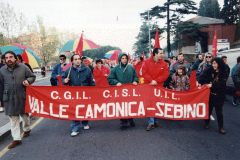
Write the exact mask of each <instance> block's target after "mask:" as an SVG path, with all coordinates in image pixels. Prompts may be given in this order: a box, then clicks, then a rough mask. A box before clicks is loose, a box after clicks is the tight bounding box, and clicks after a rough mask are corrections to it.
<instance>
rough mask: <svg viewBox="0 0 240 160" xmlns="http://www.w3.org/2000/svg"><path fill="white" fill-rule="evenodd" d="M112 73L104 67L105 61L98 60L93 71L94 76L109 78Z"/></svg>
mask: <svg viewBox="0 0 240 160" xmlns="http://www.w3.org/2000/svg"><path fill="white" fill-rule="evenodd" d="M109 73H110V69H109V68H108V67H106V66H104V65H103V61H102V60H101V59H98V60H96V67H95V68H94V70H93V76H94V77H95V76H106V77H107V76H108V75H109Z"/></svg>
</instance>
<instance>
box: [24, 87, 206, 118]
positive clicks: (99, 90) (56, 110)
mask: <svg viewBox="0 0 240 160" xmlns="http://www.w3.org/2000/svg"><path fill="white" fill-rule="evenodd" d="M209 95H210V89H209V88H207V87H206V85H204V86H202V87H201V89H199V90H195V91H187V92H186V91H182V92H181V91H173V90H168V89H165V88H163V87H159V86H152V85H149V84H142V85H137V86H135V85H133V84H123V85H122V86H121V87H117V86H108V87H97V86H81V87H80V86H78V87H77V86H34V85H30V86H28V87H27V93H26V105H25V111H26V113H32V115H33V116H38V117H46V118H52V119H65V120H106V119H122V118H143V117H156V118H164V119H171V120H193V119H208V116H209V113H208V101H209Z"/></svg>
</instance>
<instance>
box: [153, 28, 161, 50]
mask: <svg viewBox="0 0 240 160" xmlns="http://www.w3.org/2000/svg"><path fill="white" fill-rule="evenodd" d="M157 47H158V48H160V43H159V35H158V27H156V35H155V44H154V47H153V48H157Z"/></svg>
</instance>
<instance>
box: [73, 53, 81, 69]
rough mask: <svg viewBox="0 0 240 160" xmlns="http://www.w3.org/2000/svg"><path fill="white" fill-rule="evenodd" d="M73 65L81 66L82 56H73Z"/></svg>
mask: <svg viewBox="0 0 240 160" xmlns="http://www.w3.org/2000/svg"><path fill="white" fill-rule="evenodd" d="M72 63H73V65H74V66H76V67H79V66H81V58H80V56H79V55H76V56H74V57H73V62H72Z"/></svg>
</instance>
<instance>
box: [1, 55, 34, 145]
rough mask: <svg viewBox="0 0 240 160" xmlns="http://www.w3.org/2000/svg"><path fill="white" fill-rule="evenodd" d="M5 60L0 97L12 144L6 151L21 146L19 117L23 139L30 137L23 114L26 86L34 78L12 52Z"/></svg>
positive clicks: (28, 126)
mask: <svg viewBox="0 0 240 160" xmlns="http://www.w3.org/2000/svg"><path fill="white" fill-rule="evenodd" d="M5 60H6V66H4V67H2V68H1V70H0V97H2V96H3V101H4V107H5V114H6V115H8V116H9V119H10V122H11V133H12V137H13V142H12V143H11V144H10V145H9V146H8V149H11V148H14V147H16V146H17V145H20V144H22V141H21V136H20V132H21V130H20V116H21V117H22V120H23V131H24V133H23V137H28V136H29V135H30V131H31V129H30V118H29V115H28V113H26V112H25V101H26V86H29V85H30V84H32V83H33V82H34V81H35V78H36V76H35V75H34V74H33V73H32V72H31V70H30V69H29V68H28V67H27V66H26V65H25V64H21V63H19V62H17V56H16V54H15V53H14V52H13V51H7V52H6V53H5ZM0 106H1V101H0Z"/></svg>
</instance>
